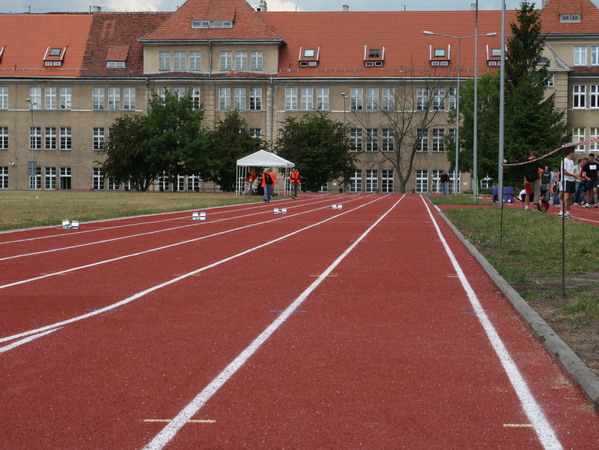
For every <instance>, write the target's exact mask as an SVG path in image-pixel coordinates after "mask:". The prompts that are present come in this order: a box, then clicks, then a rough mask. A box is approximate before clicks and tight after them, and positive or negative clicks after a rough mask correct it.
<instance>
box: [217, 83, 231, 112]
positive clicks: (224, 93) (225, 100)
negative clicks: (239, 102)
mask: <svg viewBox="0 0 599 450" xmlns="http://www.w3.org/2000/svg"><path fill="white" fill-rule="evenodd" d="M218 109H219V111H228V110H230V109H231V89H230V88H219V90H218Z"/></svg>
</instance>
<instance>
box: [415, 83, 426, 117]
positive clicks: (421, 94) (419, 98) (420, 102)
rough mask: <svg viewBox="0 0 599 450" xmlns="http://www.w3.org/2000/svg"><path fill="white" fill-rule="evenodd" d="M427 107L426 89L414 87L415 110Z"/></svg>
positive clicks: (423, 109)
mask: <svg viewBox="0 0 599 450" xmlns="http://www.w3.org/2000/svg"><path fill="white" fill-rule="evenodd" d="M427 109H428V89H427V88H416V110H417V111H426V110H427Z"/></svg>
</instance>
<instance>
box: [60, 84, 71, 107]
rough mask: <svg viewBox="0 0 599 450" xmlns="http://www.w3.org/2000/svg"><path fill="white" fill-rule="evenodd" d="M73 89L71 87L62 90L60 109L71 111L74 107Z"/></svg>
mask: <svg viewBox="0 0 599 450" xmlns="http://www.w3.org/2000/svg"><path fill="white" fill-rule="evenodd" d="M72 95H73V94H72V89H71V88H70V87H61V88H60V109H71V108H72V107H73V105H72V101H71V99H72Z"/></svg>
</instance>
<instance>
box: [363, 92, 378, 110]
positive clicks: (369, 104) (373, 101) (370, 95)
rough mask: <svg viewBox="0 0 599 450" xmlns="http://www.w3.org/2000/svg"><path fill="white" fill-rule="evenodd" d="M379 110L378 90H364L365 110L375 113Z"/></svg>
mask: <svg viewBox="0 0 599 450" xmlns="http://www.w3.org/2000/svg"><path fill="white" fill-rule="evenodd" d="M377 109H379V90H378V88H367V89H366V110H367V111H376V110H377Z"/></svg>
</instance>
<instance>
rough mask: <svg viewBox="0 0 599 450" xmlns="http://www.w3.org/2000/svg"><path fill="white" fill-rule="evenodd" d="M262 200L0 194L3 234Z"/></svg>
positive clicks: (228, 196)
mask: <svg viewBox="0 0 599 450" xmlns="http://www.w3.org/2000/svg"><path fill="white" fill-rule="evenodd" d="M261 200H262V198H261V197H259V196H255V195H235V194H225V193H213V194H212V193H211V194H204V193H202V194H198V193H172V192H60V191H59V192H55V191H4V192H0V211H2V214H1V216H0V230H10V229H15V228H29V227H36V226H44V225H59V224H60V223H61V222H62V219H78V220H79V221H82V222H86V221H90V220H98V219H109V218H114V217H128V216H136V215H140V214H150V213H160V212H169V211H187V210H191V209H200V208H209V207H214V206H224V205H230V204H238V203H251V202H256V201H261Z"/></svg>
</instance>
